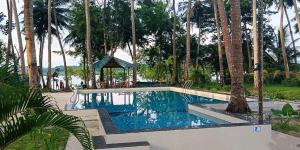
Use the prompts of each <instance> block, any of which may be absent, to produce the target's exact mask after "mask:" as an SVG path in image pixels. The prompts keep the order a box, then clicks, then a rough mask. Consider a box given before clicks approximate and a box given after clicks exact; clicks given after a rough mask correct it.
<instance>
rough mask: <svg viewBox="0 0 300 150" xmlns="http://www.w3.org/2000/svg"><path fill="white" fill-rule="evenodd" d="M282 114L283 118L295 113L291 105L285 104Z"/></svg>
mask: <svg viewBox="0 0 300 150" xmlns="http://www.w3.org/2000/svg"><path fill="white" fill-rule="evenodd" d="M281 111H282V114H283V115H285V116H290V115H292V114H293V113H294V112H295V111H294V108H293V107H292V106H291V104H289V103H287V104H285V105H284V106H283V107H282V110H281Z"/></svg>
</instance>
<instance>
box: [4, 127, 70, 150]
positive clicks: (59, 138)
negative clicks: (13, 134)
mask: <svg viewBox="0 0 300 150" xmlns="http://www.w3.org/2000/svg"><path fill="white" fill-rule="evenodd" d="M68 138H69V133H68V132H67V131H65V130H62V129H56V128H53V129H43V130H35V131H33V132H31V133H29V134H27V135H25V136H23V137H22V138H20V139H18V140H17V141H15V142H14V143H12V144H10V145H9V146H8V147H7V148H6V150H46V149H49V150H50V149H51V150H54V149H55V150H64V149H65V146H66V144H67V141H68Z"/></svg>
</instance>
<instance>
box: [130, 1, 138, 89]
mask: <svg viewBox="0 0 300 150" xmlns="http://www.w3.org/2000/svg"><path fill="white" fill-rule="evenodd" d="M131 30H132V53H133V54H132V56H133V64H134V65H135V67H134V68H133V85H135V84H136V79H137V72H136V35H135V13H134V0H131Z"/></svg>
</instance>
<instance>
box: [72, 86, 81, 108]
mask: <svg viewBox="0 0 300 150" xmlns="http://www.w3.org/2000/svg"><path fill="white" fill-rule="evenodd" d="M78 102H79V97H78V94H77V89H75V90H74V91H73V94H72V96H71V97H70V104H72V106H73V107H74V106H75V105H76V104H77V103H78Z"/></svg>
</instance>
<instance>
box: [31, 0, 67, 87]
mask: <svg viewBox="0 0 300 150" xmlns="http://www.w3.org/2000/svg"><path fill="white" fill-rule="evenodd" d="M47 2H48V1H47V0H34V1H33V14H34V15H33V22H34V33H35V35H36V36H37V39H38V41H39V43H40V48H39V51H40V53H39V74H40V77H41V79H42V81H43V82H42V84H43V87H46V86H45V81H44V78H43V70H42V68H43V52H44V42H45V36H46V34H47V31H48V28H47V26H48V16H47V14H48V4H47ZM67 2H68V1H59V0H55V1H54V3H53V4H52V7H51V11H52V12H51V18H55V19H52V20H51V34H52V35H54V36H55V37H57V33H58V32H59V31H58V30H57V29H56V24H57V26H58V29H63V28H67V27H68V22H69V17H68V16H67V14H68V13H69V9H68V8H64V7H61V6H65V4H66V3H67ZM54 15H55V16H54ZM66 87H67V86H66Z"/></svg>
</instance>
